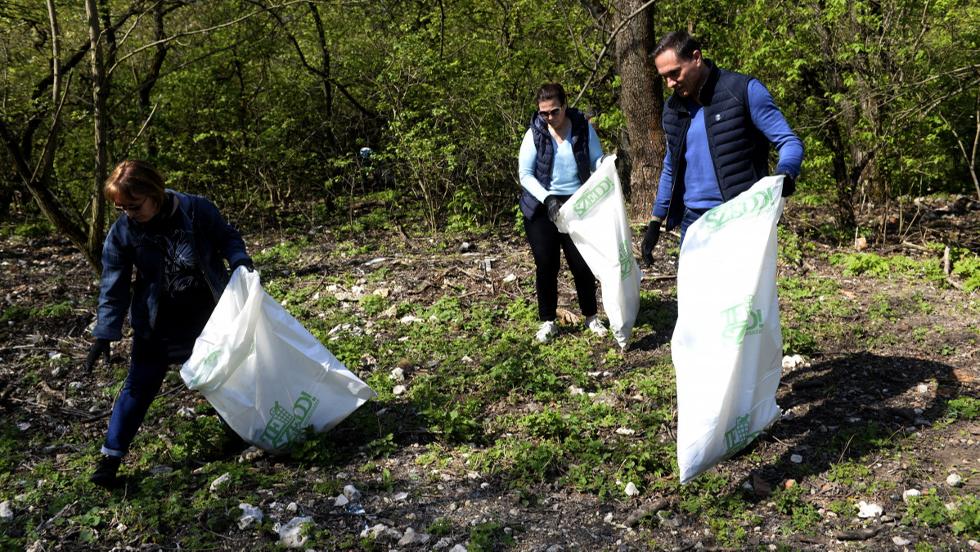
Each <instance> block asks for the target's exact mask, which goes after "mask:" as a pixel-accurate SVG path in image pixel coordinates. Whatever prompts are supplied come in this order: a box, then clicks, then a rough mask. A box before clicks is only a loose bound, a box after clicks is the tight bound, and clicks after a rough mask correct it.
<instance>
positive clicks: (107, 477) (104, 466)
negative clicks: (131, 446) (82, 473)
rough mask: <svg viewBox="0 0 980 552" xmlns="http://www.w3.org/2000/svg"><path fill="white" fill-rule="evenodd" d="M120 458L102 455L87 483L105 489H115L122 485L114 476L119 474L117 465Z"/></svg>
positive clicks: (117, 477) (120, 480)
mask: <svg viewBox="0 0 980 552" xmlns="http://www.w3.org/2000/svg"><path fill="white" fill-rule="evenodd" d="M121 463H122V458H120V457H118V456H108V455H103V456H102V458H100V459H99V464H98V465H97V466H96V467H95V472H94V473H92V477H90V478H89V481H91V482H92V483H94V484H96V485H98V486H99V487H103V488H106V489H115V488H118V487H119V486H120V485H122V482H123V480H122V479H121V478H120V477H119V476H117V475H116V474H117V473H118V472H119V464H121Z"/></svg>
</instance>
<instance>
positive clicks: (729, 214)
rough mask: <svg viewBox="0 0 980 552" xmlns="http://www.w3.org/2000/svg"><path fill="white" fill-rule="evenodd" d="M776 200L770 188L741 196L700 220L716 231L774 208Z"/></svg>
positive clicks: (773, 191)
mask: <svg viewBox="0 0 980 552" xmlns="http://www.w3.org/2000/svg"><path fill="white" fill-rule="evenodd" d="M778 199H779V198H778V197H776V193H775V190H773V189H772V188H766V189H765V190H761V191H758V192H756V193H754V194H742V195H740V196H737V197H736V198H735V199H733V200H731V201H729V202H728V203H722V204H721V205H719V206H718V207H715V208H714V209H712V210H710V211H708V212H707V213H705V214H704V216H703V217H701V219H702V220H704V224H706V225H707V226H708V228H710V229H711V230H712V231H717V230H719V229H721V228H722V227H723V226H725V225H727V224H728V223H729V222H732V221H734V220H738V219H741V218H748V217H756V216H759V215H761V214H762V213H764V212H766V211H768V210H769V209H771V208H772V207H773V206H775V205H776V201H777V200H778Z"/></svg>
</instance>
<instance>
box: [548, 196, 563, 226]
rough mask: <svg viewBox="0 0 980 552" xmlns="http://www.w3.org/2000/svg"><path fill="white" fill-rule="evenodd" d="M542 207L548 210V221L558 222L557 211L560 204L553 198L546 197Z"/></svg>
mask: <svg viewBox="0 0 980 552" xmlns="http://www.w3.org/2000/svg"><path fill="white" fill-rule="evenodd" d="M544 206H545V208H546V209H547V210H548V220H550V221H551V222H555V221H556V220H558V211H559V210H560V209H561V202H560V201H558V198H557V197H555V196H548V197H546V198H545V199H544Z"/></svg>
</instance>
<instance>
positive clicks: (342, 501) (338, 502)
mask: <svg viewBox="0 0 980 552" xmlns="http://www.w3.org/2000/svg"><path fill="white" fill-rule="evenodd" d="M349 502H350V499H349V498H347V497H346V496H344V495H337V498H335V499H334V501H333V505H334V507H340V506H347V504H348V503H349Z"/></svg>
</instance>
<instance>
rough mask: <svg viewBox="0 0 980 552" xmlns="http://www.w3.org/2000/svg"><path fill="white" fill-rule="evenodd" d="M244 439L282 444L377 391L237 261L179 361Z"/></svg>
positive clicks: (271, 446) (189, 380)
mask: <svg viewBox="0 0 980 552" xmlns="http://www.w3.org/2000/svg"><path fill="white" fill-rule="evenodd" d="M180 376H181V378H183V380H184V383H186V384H187V387H188V388H190V389H194V390H197V391H200V392H201V393H202V394H203V395H204V396H205V397H206V398H207V399H208V401H210V402H211V405H212V406H214V408H215V410H217V411H218V414H220V415H221V417H222V418H224V420H225V421H226V422H228V425H230V426H231V428H232V429H234V430H235V431H236V432H237V433H238V434H239V435H240V436H241V437H242V438H243V439H245V440H246V441H248V442H250V443H252V444H254V445H256V446H258V447H261V448H263V449H266V450H277V449H282V448H283V447H285V446H286V445H288V444H290V443H292V442H294V441H295V440H296V439H297V438H301V437H302V436H303V434H304V432H305V430H306V428H307V427H312V428H313V430H314V431H317V432H320V431H326V430H328V429H330V428H331V427H333V426H335V425H337V424H338V423H340V421H341V420H343V419H344V418H346V417H347V416H348V415H349V414H350V413H351V412H353V411H354V410H355V409H357V407H359V406H361V405H362V404H364V402H365V401H367V400H369V399H371V398H374V397H375V396H376V394H375V392H374V391H373V390H372V389H371V388H370V387H368V386H367V384H365V383H364V382H363V381H361V380H360V379H358V378H357V376H355V375H354V374H352V373H351V372H350V371H349V370H348V369H347V368H346V367H344V365H343V364H342V363H341V362H340V361H339V360H337V358H336V357H334V356H333V354H331V353H330V351H328V350H327V349H326V348H325V347H324V346H323V345H321V344H320V342H319V341H317V339H316V338H315V337H313V335H312V334H310V332H308V331H307V330H306V328H304V327H303V325H302V324H300V323H299V322H298V321H297V320H296V319H295V318H293V317H292V316H291V315H290V314H289V313H288V312H286V309H284V308H283V307H282V305H280V304H279V303H278V302H277V301H276V300H275V299H273V298H272V297H271V296H269V294H268V293H266V292H265V290H263V289H262V285H261V284H260V282H259V274H258V272H249V271H247V270H246V269H245V268H239V269H237V270H236V271H235V272H234V273H233V274H232V276H231V281H229V282H228V286H227V287H226V288H225V291H224V293H223V294H222V295H221V299H220V300H219V301H218V304H217V306H216V307H215V309H214V312H213V313H212V314H211V318H210V319H209V320H208V323H207V325H205V326H204V331H203V332H202V333H201V335H200V337H198V338H197V341H196V342H195V343H194V351H193V352H192V353H191V357H190V358H189V359H188V360H187V362H185V363H184V365H183V366H182V367H181V369H180Z"/></svg>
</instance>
